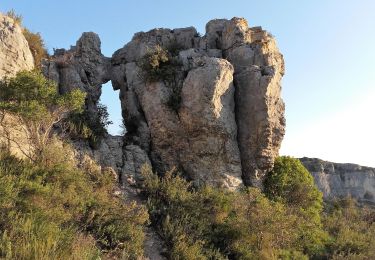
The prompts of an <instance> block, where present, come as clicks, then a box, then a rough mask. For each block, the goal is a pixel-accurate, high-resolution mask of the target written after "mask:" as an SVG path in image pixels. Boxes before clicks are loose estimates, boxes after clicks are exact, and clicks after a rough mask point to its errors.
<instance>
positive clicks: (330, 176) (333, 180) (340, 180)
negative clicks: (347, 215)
mask: <svg viewBox="0 0 375 260" xmlns="http://www.w3.org/2000/svg"><path fill="white" fill-rule="evenodd" d="M300 161H301V162H302V163H303V165H304V166H305V167H306V168H307V170H308V171H309V172H310V173H311V174H312V176H313V177H314V180H315V184H316V185H317V187H318V188H319V190H320V191H321V192H322V193H323V197H324V198H325V199H333V198H344V197H348V196H350V197H352V198H354V199H357V200H359V201H361V202H367V203H372V204H375V169H374V168H370V167H364V166H360V165H357V164H350V163H332V162H327V161H323V160H320V159H316V158H306V157H304V158H301V159H300Z"/></svg>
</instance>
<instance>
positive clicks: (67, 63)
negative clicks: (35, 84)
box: [42, 32, 110, 113]
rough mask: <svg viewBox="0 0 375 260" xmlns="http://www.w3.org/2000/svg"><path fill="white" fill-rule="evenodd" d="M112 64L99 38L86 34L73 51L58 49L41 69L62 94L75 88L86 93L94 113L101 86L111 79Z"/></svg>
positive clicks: (90, 33)
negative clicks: (55, 83) (105, 55)
mask: <svg viewBox="0 0 375 260" xmlns="http://www.w3.org/2000/svg"><path fill="white" fill-rule="evenodd" d="M109 65H110V59H109V58H106V57H104V55H103V54H102V53H101V43H100V39H99V36H98V35H97V34H95V33H92V32H86V33H83V34H82V36H81V38H80V39H79V40H78V41H77V43H76V46H72V47H71V48H70V50H65V49H57V50H55V54H54V55H53V56H52V57H51V59H50V60H45V61H44V62H43V64H42V70H43V73H44V75H45V76H46V77H48V78H50V79H53V80H55V81H56V82H57V83H58V86H59V91H60V93H66V92H67V91H70V90H72V89H73V88H79V89H81V90H82V91H85V92H86V93H87V98H86V106H87V109H88V110H89V111H91V112H92V113H95V111H96V106H97V104H98V100H99V98H100V95H101V86H102V84H104V83H106V82H107V81H108V80H109V78H110V76H109V68H110V66H109Z"/></svg>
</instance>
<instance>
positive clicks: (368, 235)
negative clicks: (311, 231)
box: [323, 198, 375, 259]
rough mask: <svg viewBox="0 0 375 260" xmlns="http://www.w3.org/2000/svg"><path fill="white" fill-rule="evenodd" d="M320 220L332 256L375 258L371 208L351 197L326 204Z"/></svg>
mask: <svg viewBox="0 0 375 260" xmlns="http://www.w3.org/2000/svg"><path fill="white" fill-rule="evenodd" d="M323 223H324V227H325V229H326V230H327V231H328V232H329V234H330V235H331V241H330V244H329V255H330V257H332V259H375V243H374V238H375V210H374V209H371V208H368V207H363V206H358V205H356V202H355V201H354V200H353V199H350V198H347V199H343V200H337V201H334V202H332V203H330V204H328V206H327V211H326V212H325V214H324V218H323Z"/></svg>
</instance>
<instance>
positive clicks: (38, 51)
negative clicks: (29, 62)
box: [23, 28, 48, 68]
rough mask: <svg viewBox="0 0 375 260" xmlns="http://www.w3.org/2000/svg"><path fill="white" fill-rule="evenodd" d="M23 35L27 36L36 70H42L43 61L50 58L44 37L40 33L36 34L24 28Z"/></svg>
mask: <svg viewBox="0 0 375 260" xmlns="http://www.w3.org/2000/svg"><path fill="white" fill-rule="evenodd" d="M23 35H24V36H25V38H26V40H27V42H28V44H29V48H30V51H31V54H32V55H33V58H34V65H35V67H36V68H41V65H42V60H43V59H46V58H48V52H47V49H46V47H45V44H44V41H43V38H42V36H41V35H40V33H39V32H37V33H34V32H31V31H29V30H28V29H26V28H23Z"/></svg>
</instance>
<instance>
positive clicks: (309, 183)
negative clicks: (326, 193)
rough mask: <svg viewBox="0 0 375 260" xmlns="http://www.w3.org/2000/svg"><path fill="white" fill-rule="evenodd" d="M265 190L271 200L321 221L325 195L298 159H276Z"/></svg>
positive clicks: (265, 184) (285, 157)
mask: <svg viewBox="0 0 375 260" xmlns="http://www.w3.org/2000/svg"><path fill="white" fill-rule="evenodd" d="M264 189H265V193H266V194H267V196H268V197H269V198H270V199H273V200H278V201H281V202H283V203H286V204H288V205H290V206H293V207H298V208H300V209H301V210H304V211H305V212H306V213H307V214H310V216H311V217H313V218H317V221H319V216H320V213H321V211H322V209H323V195H322V193H321V192H320V191H319V190H318V188H317V187H316V186H315V183H314V179H313V177H312V176H311V174H310V173H309V172H308V171H307V169H306V168H305V167H304V166H303V164H302V163H301V162H300V161H299V160H298V159H295V158H292V157H288V156H282V157H278V158H276V160H275V165H274V168H273V170H272V171H271V172H270V173H269V174H268V175H267V178H266V179H265V182H264Z"/></svg>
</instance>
